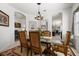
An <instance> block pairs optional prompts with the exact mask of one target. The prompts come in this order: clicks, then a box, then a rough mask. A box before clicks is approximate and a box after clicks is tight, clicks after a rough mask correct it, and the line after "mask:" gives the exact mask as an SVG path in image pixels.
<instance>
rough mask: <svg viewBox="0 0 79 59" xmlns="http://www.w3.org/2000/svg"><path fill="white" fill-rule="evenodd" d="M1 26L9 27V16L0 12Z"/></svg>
mask: <svg viewBox="0 0 79 59" xmlns="http://www.w3.org/2000/svg"><path fill="white" fill-rule="evenodd" d="M0 26H7V27H8V26H9V16H8V15H7V14H6V13H4V12H3V11H1V10H0Z"/></svg>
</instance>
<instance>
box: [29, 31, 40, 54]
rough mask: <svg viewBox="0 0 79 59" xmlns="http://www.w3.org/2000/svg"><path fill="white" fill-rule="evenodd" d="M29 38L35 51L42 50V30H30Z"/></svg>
mask: <svg viewBox="0 0 79 59" xmlns="http://www.w3.org/2000/svg"><path fill="white" fill-rule="evenodd" d="M29 38H30V43H31V48H32V50H33V51H34V52H39V51H41V45H40V32H39V31H30V32H29Z"/></svg>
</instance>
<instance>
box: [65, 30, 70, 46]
mask: <svg viewBox="0 0 79 59" xmlns="http://www.w3.org/2000/svg"><path fill="white" fill-rule="evenodd" d="M70 39H71V32H70V31H67V34H66V41H65V45H66V46H69V43H70Z"/></svg>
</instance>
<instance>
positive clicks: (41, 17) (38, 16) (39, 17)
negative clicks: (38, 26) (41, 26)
mask: <svg viewBox="0 0 79 59" xmlns="http://www.w3.org/2000/svg"><path fill="white" fill-rule="evenodd" d="M37 5H38V15H37V16H36V17H35V19H36V20H42V19H43V16H41V13H40V5H41V3H37Z"/></svg>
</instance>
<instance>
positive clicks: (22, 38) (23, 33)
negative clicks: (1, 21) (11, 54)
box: [19, 31, 30, 55]
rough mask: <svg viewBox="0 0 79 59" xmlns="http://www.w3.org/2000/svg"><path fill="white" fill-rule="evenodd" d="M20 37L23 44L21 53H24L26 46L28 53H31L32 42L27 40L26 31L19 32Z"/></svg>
mask: <svg viewBox="0 0 79 59" xmlns="http://www.w3.org/2000/svg"><path fill="white" fill-rule="evenodd" d="M19 39H20V44H21V53H22V48H23V47H24V48H26V50H27V51H26V52H27V55H28V54H29V50H30V42H29V41H27V39H26V31H20V32H19Z"/></svg>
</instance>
